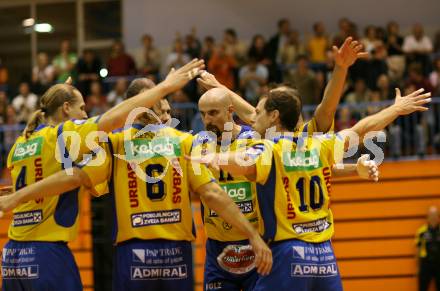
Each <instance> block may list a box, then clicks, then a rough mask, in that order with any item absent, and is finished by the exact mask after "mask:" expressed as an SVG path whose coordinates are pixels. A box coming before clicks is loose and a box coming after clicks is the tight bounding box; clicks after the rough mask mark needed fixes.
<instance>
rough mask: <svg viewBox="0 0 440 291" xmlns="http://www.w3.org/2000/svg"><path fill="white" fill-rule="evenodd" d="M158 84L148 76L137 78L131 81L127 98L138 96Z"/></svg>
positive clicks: (126, 94) (126, 93)
mask: <svg viewBox="0 0 440 291" xmlns="http://www.w3.org/2000/svg"><path fill="white" fill-rule="evenodd" d="M154 86H156V84H154V82H153V81H151V80H150V79H148V78H136V79H134V80H133V81H131V83H130V85H129V86H128V88H127V91H126V92H125V99H128V98H131V97H133V96H136V95H137V94H139V93H141V92H142V91H143V90H148V89H151V88H153V87H154Z"/></svg>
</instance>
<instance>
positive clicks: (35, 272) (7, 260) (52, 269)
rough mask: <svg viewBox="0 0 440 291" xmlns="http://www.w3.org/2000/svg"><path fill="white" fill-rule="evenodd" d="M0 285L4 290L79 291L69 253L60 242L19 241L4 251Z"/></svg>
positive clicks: (7, 245)
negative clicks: (0, 282)
mask: <svg viewBox="0 0 440 291" xmlns="http://www.w3.org/2000/svg"><path fill="white" fill-rule="evenodd" d="M2 284H3V290H6V291H9V290H11V291H21V290H23V291H24V290H32V291H43V290H44V291H46V290H63V291H78V290H82V289H83V287H82V283H81V277H80V275H79V271H78V267H77V265H76V263H75V259H74V258H73V255H72V252H71V251H70V249H69V248H68V247H67V244H66V243H63V242H19V241H13V240H10V241H8V242H7V243H6V245H5V246H4V248H3V257H2Z"/></svg>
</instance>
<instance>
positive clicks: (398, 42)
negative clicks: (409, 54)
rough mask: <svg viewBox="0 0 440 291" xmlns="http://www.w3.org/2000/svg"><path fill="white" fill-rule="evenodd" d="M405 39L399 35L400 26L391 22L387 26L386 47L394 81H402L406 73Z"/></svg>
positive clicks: (388, 63)
mask: <svg viewBox="0 0 440 291" xmlns="http://www.w3.org/2000/svg"><path fill="white" fill-rule="evenodd" d="M402 45H403V37H402V36H401V35H400V33H399V25H398V24H397V23H396V22H394V21H391V22H389V23H388V25H387V35H386V46H387V53H388V58H387V65H388V70H389V74H390V77H391V79H392V80H394V81H397V80H400V79H401V78H402V76H403V73H404V72H405V56H404V54H403V49H402Z"/></svg>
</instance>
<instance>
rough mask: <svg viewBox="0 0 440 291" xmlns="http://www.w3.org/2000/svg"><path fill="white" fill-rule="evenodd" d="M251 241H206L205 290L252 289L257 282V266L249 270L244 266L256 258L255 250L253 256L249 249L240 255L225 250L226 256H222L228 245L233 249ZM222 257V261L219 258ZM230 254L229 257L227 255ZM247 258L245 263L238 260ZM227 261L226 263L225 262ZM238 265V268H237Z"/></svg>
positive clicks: (246, 244)
mask: <svg viewBox="0 0 440 291" xmlns="http://www.w3.org/2000/svg"><path fill="white" fill-rule="evenodd" d="M248 245H249V241H247V240H243V241H236V242H220V241H216V240H212V239H208V240H207V241H206V260H205V275H204V282H203V285H204V290H231V291H232V290H236V291H240V290H252V289H253V287H254V285H255V282H256V280H257V278H258V274H257V272H256V269H255V268H252V269H251V270H247V268H245V267H243V266H249V265H250V264H249V263H250V262H251V261H252V265H253V261H254V259H255V257H254V255H253V252H251V256H252V257H251V256H248V255H246V253H247V254H250V253H248V252H247V251H246V252H243V251H242V252H241V254H243V255H240V256H236V257H235V258H236V259H235V258H234V257H232V255H233V254H237V253H236V252H234V253H231V251H229V252H225V254H226V256H220V254H222V252H223V250H225V248H226V247H228V249H231V250H233V249H234V248H236V247H238V248H240V246H248ZM228 249H227V250H228ZM219 256H220V258H224V259H223V260H222V259H220V263H221V265H220V263H219V260H218V258H219ZM227 256H229V257H227ZM243 260H245V261H246V262H244V264H240V263H238V264H237V262H238V261H243ZM223 262H226V263H223ZM228 262H234V263H235V265H231V264H228ZM237 267H238V268H237ZM248 268H249V267H248Z"/></svg>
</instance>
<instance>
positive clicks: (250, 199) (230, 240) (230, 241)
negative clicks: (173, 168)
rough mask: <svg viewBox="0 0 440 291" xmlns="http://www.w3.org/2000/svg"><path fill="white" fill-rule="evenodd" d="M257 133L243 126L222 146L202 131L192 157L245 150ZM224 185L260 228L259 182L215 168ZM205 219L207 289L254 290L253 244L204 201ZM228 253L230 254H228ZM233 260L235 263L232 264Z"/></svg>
mask: <svg viewBox="0 0 440 291" xmlns="http://www.w3.org/2000/svg"><path fill="white" fill-rule="evenodd" d="M252 137H253V131H252V130H251V128H250V127H249V126H242V127H241V131H240V133H239V134H238V136H237V138H236V139H234V140H232V141H229V142H223V144H219V143H218V142H217V137H215V136H210V135H209V134H208V133H206V132H201V133H199V134H198V135H196V136H195V137H194V142H193V150H192V154H193V155H195V156H200V155H203V154H205V153H206V152H211V153H212V152H217V153H218V152H223V151H240V150H245V149H246V147H247V146H248V145H249V144H250V142H251V141H252V140H251V138H252ZM211 172H212V174H213V175H214V177H215V178H216V179H217V180H218V182H219V184H220V186H221V187H222V188H223V189H224V190H225V192H226V193H227V194H228V195H229V197H231V199H232V200H233V201H234V202H235V203H236V204H237V206H238V207H239V208H240V210H241V212H242V213H243V214H244V216H245V217H246V218H247V220H248V221H249V222H250V223H251V224H252V225H253V226H254V227H255V228H257V227H258V216H257V209H258V206H257V195H256V183H255V182H253V181H250V180H248V179H247V178H246V177H245V176H232V175H231V174H230V173H227V172H226V171H223V170H220V171H216V170H213V169H211ZM202 218H203V222H204V226H205V232H206V235H207V237H208V240H207V241H206V260H205V272H204V289H205V290H214V289H216V290H218V289H221V290H250V289H252V287H253V286H254V284H255V281H256V279H257V273H256V271H255V268H254V259H255V257H254V255H253V253H252V255H251V256H248V255H246V254H248V253H247V251H246V250H247V249H248V245H249V241H248V240H247V239H246V237H245V236H244V235H243V234H242V233H240V232H239V231H238V230H237V229H235V228H234V227H232V226H231V225H230V224H228V223H227V222H226V221H224V219H222V218H221V217H219V216H218V215H217V214H216V213H215V212H214V211H213V210H211V209H209V208H208V207H207V206H206V205H204V204H203V202H202ZM226 253H227V255H225V254H226ZM231 261H233V263H231Z"/></svg>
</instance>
